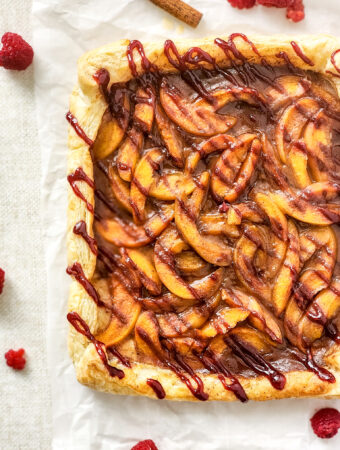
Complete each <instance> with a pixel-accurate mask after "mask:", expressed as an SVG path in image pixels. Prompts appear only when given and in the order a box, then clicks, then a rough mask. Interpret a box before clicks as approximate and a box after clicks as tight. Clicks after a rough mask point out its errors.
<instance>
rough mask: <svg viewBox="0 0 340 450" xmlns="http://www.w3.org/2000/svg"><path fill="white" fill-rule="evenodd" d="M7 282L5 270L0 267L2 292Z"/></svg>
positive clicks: (0, 290)
mask: <svg viewBox="0 0 340 450" xmlns="http://www.w3.org/2000/svg"><path fill="white" fill-rule="evenodd" d="M4 284H5V271H4V270H2V269H0V294H1V292H2V290H3V288H4Z"/></svg>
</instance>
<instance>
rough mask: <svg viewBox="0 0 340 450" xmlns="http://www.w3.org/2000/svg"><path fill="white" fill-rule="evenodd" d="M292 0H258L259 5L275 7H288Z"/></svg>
mask: <svg viewBox="0 0 340 450" xmlns="http://www.w3.org/2000/svg"><path fill="white" fill-rule="evenodd" d="M289 1H290V0H257V3H258V5H262V6H267V7H269V8H270V7H274V8H287V6H288V4H289Z"/></svg>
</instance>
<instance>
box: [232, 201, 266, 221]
mask: <svg viewBox="0 0 340 450" xmlns="http://www.w3.org/2000/svg"><path fill="white" fill-rule="evenodd" d="M224 206H226V208H225V209H226V213H227V221H228V224H229V225H240V224H241V222H242V220H249V221H250V222H254V223H262V222H263V221H264V219H265V216H264V215H263V213H262V212H261V210H259V209H258V208H257V206H256V203H253V202H244V203H237V204H233V205H226V204H225V203H224V204H223V207H224Z"/></svg>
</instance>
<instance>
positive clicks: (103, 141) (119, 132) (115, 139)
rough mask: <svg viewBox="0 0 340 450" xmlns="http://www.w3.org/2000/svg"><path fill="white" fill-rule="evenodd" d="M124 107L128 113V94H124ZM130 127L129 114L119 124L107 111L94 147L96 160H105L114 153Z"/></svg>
mask: <svg viewBox="0 0 340 450" xmlns="http://www.w3.org/2000/svg"><path fill="white" fill-rule="evenodd" d="M123 105H124V108H125V109H126V111H127V112H128V111H129V109H130V103H129V100H128V97H127V95H126V94H123ZM127 125H128V114H127V115H126V117H125V118H124V119H123V120H121V121H120V122H118V120H117V119H116V118H115V117H112V114H111V113H110V111H109V110H106V111H105V113H104V115H103V118H102V121H101V124H100V126H99V129H98V133H97V137H96V140H95V141H94V143H93V146H92V152H93V156H94V159H95V160H99V159H104V158H106V157H107V156H109V155H110V153H112V152H114V151H115V150H116V148H117V147H118V145H119V144H120V143H121V141H122V139H123V137H124V134H125V131H126V128H127Z"/></svg>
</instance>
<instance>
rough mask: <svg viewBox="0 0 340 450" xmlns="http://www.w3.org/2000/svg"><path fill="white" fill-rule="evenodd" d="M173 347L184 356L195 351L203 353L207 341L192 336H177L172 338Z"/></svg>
mask: <svg viewBox="0 0 340 450" xmlns="http://www.w3.org/2000/svg"><path fill="white" fill-rule="evenodd" d="M171 344H172V345H171V347H172V348H174V349H175V351H176V353H179V354H180V355H182V356H188V355H190V354H192V353H193V352H195V353H202V351H203V350H204V348H205V343H204V342H201V341H198V340H197V339H193V338H191V337H176V338H172V339H171Z"/></svg>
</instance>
